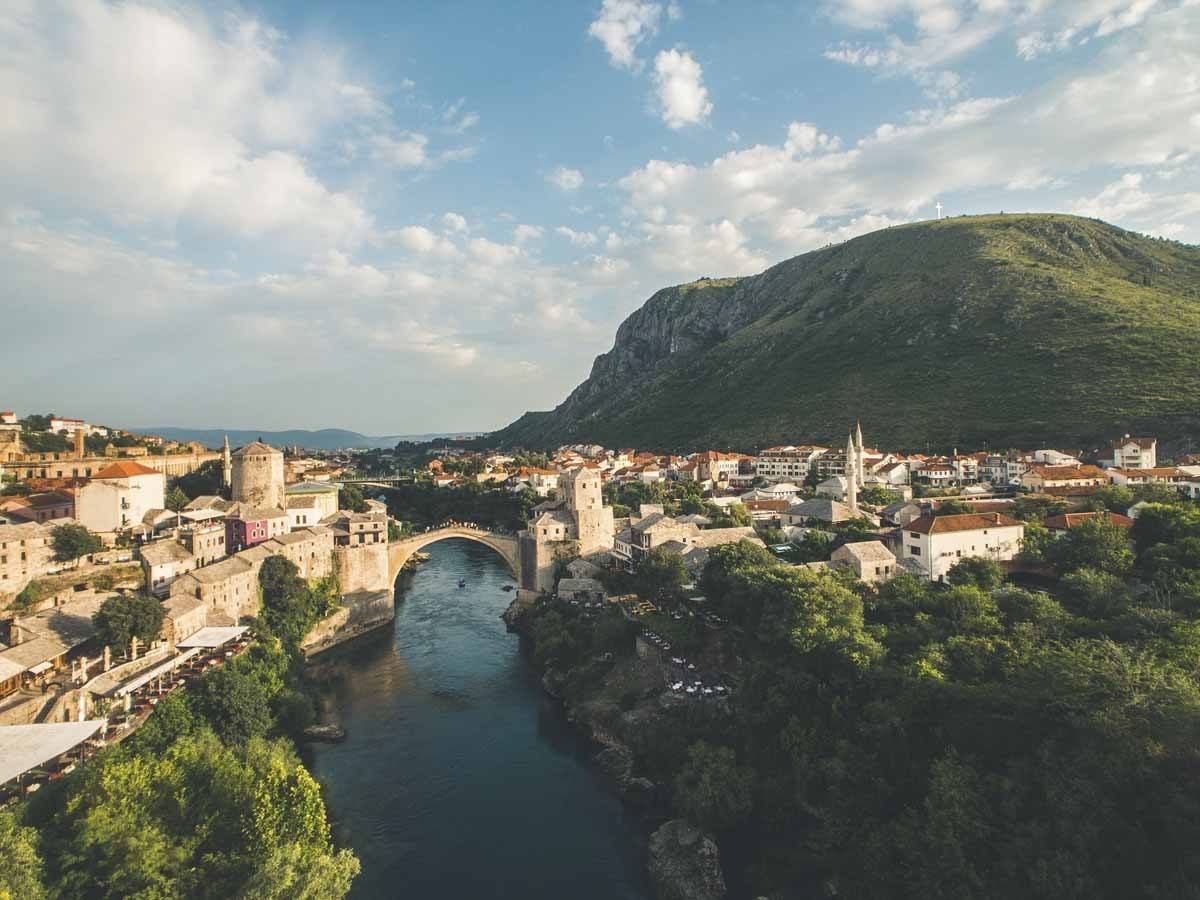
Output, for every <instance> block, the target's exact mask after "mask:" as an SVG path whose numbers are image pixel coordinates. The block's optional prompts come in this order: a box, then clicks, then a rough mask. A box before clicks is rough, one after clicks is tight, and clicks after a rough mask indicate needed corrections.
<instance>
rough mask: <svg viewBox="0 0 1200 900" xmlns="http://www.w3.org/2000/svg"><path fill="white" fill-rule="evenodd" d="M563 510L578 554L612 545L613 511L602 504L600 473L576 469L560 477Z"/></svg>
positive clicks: (610, 547) (607, 547)
mask: <svg viewBox="0 0 1200 900" xmlns="http://www.w3.org/2000/svg"><path fill="white" fill-rule="evenodd" d="M563 486H564V490H565V492H566V495H567V497H566V499H567V511H568V512H569V513H570V514H571V517H572V518H573V519H574V520H575V532H576V537H577V539H578V541H579V555H580V556H586V555H587V554H589V553H595V552H596V551H597V550H611V549H612V546H613V511H612V507H611V506H605V505H604V494H603V491H602V489H601V488H602V485H601V481H600V473H599V472H597V471H596V470H595V469H576V470H575V471H574V472H570V473H568V474H567V475H565V476H563Z"/></svg>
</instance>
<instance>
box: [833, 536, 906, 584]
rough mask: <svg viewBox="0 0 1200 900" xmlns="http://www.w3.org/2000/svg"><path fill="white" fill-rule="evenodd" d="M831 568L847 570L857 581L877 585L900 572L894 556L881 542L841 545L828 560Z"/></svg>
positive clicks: (854, 542) (858, 542) (855, 542)
mask: <svg viewBox="0 0 1200 900" xmlns="http://www.w3.org/2000/svg"><path fill="white" fill-rule="evenodd" d="M829 562H830V564H831V565H832V566H833V567H843V568H848V569H850V570H851V571H853V572H854V575H855V577H856V578H858V580H859V581H863V582H866V583H867V584H878V583H880V582H883V581H888V580H889V579H891V578H894V577H895V576H896V575H897V574H898V573H899V571H900V569H899V565H898V564H897V562H896V554H894V553H892V551H891V550H889V549H888V548H887V547H885V546H884V545H883V543H882V542H881V541H853V542H850V543H846V544H842V546H840V547H838V548H837V549H836V550H834V551H833V553H832V555H831V556H830V558H829Z"/></svg>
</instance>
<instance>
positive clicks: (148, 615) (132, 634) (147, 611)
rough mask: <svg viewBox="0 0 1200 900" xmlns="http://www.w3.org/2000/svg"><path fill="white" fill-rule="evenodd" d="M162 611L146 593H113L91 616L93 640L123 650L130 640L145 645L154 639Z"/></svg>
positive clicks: (157, 633)
mask: <svg viewBox="0 0 1200 900" xmlns="http://www.w3.org/2000/svg"><path fill="white" fill-rule="evenodd" d="M164 618H166V610H165V609H164V608H163V605H162V604H161V603H159V602H158V601H157V600H156V599H154V598H153V597H151V596H149V595H147V594H117V595H115V596H112V597H109V598H108V599H107V600H105V601H104V602H103V603H101V604H100V608H99V609H98V610H96V612H95V613H93V614H92V621H93V622H94V623H95V625H96V638H97V640H99V641H100V643H101V644H102V645H104V646H108V647H113V648H115V649H117V650H125V649H126V648H128V647H129V645H130V644H131V643H132V642H133V639H134V638H137V639H138V641H139V642H140V643H141V644H143V645H145V644H148V643H150V642H151V641H154V640H157V639H158V636H159V634H160V632H161V631H162V623H163V619H164Z"/></svg>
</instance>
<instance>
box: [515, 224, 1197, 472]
mask: <svg viewBox="0 0 1200 900" xmlns="http://www.w3.org/2000/svg"><path fill="white" fill-rule="evenodd" d="M855 419H861V420H862V422H863V427H864V429H865V430H866V432H867V435H868V438H869V440H870V441H871V442H876V443H883V444H887V445H888V446H893V447H902V448H909V449H920V448H924V447H927V446H928V447H933V448H941V447H950V446H952V445H962V446H964V447H965V446H971V447H975V446H982V445H984V444H985V443H988V444H990V445H1004V446H1008V445H1034V444H1040V443H1041V442H1043V441H1045V442H1047V443H1058V444H1068V445H1072V446H1088V445H1090V444H1091V443H1092V442H1095V441H1098V440H1100V439H1102V438H1104V437H1111V436H1112V434H1113V433H1114V432H1121V431H1149V432H1153V433H1155V434H1158V435H1160V436H1162V437H1173V436H1179V435H1182V434H1185V433H1191V434H1195V433H1197V432H1200V248H1196V247H1192V246H1186V245H1181V244H1178V243H1174V242H1170V241H1161V240H1154V239H1149V238H1145V237H1141V236H1139V235H1136V234H1133V233H1131V232H1127V231H1123V230H1121V229H1119V228H1116V227H1114V226H1111V225H1108V224H1106V223H1104V222H1100V221H1096V220H1093V219H1081V218H1077V217H1074V216H1063V215H997V216H977V217H960V218H954V219H943V220H941V221H933V222H922V223H918V224H913V225H905V226H901V227H896V228H890V229H887V230H884V231H878V232H875V233H873V234H868V235H865V236H863V237H860V238H856V239H854V240H851V241H847V242H845V243H843V244H839V245H836V246H832V247H827V248H825V249H822V250H817V251H814V252H812V253H806V254H804V255H802V256H797V257H795V258H793V259H790V260H787V261H786V262H783V263H780V264H778V265H776V266H773V267H772V268H770V269H768V270H767V271H765V272H763V273H762V274H760V275H755V276H751V277H748V278H737V279H722V280H719V281H699V282H694V283H692V284H688V285H682V286H678V287H672V288H667V289H664V290H662V291H659V292H658V293H656V294H655V295H654V296H653V297H651V298H650V299H649V300H648V301H647V302H646V304H645V305H644V306H643V307H642V308H641V309H639V310H638V311H637V312H635V313H634V314H633V315H631V316H630V317H629V318H628V319H627V320H626V321H625V322H624V323H622V325H621V327H620V328H619V329H618V332H617V337H616V342H615V344H614V347H613V349H612V350H611V351H610V352H608V353H606V354H603V355H602V356H599V357H597V359H596V361H595V364H594V365H593V368H592V373H591V376H590V377H589V378H588V380H587V381H585V382H584V383H583V384H581V385H580V386H579V387H578V388H576V390H575V391H574V392H573V393H572V394H571V396H570V397H568V398H567V400H565V401H564V402H563V403H562V404H561V405H560V406H559V407H558V408H557V409H555V410H554V411H552V412H538V413H527V414H525V415H524V416H522V417H521V418H520V419H519V420H518V421H517V422H515V423H513V424H512V425H510V426H508V427H507V428H505V429H503V430H502V431H500V432H498V433H496V434H495V435H493V437H492V442H497V441H498V442H499V443H501V444H510V445H511V444H523V445H529V446H549V445H557V444H560V443H564V442H577V441H596V442H600V443H603V444H606V445H609V446H612V445H623V446H624V445H635V446H644V447H656V448H661V449H676V448H697V447H710V446H711V447H718V448H723V447H739V448H752V447H755V446H764V445H768V444H772V443H779V442H794V441H800V440H828V441H832V440H837V439H839V438H841V437H842V436H843V435H845V433H846V430H847V428H848V426H849V425H850V424H851V423H853V422H854V420H855Z"/></svg>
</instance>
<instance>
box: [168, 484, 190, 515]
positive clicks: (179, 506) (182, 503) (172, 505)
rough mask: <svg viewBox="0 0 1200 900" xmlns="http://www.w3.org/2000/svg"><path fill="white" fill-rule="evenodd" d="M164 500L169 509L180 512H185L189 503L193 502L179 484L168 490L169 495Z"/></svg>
mask: <svg viewBox="0 0 1200 900" xmlns="http://www.w3.org/2000/svg"><path fill="white" fill-rule="evenodd" d="M164 502H165V503H166V505H167V509H169V510H170V511H171V512H174V513H178V512H183V510H184V509H186V508H187V505H188V504H189V503H190V502H191V498H190V497H189V496H188V495H187V494H185V493H184V492H183V491H182V490H181V489H180V487H179V485H175V486H174V487H172V488H171V489H170V490H169V491H167V497H166V500H165V501H164Z"/></svg>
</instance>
